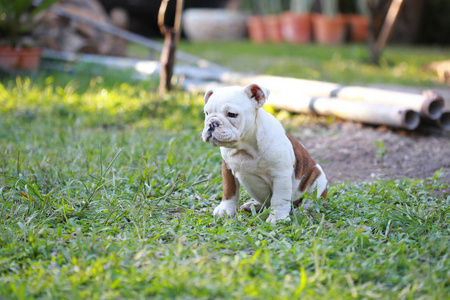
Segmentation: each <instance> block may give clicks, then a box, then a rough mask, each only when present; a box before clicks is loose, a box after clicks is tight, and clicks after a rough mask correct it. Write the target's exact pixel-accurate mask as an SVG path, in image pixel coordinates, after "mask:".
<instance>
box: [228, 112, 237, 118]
mask: <svg viewBox="0 0 450 300" xmlns="http://www.w3.org/2000/svg"><path fill="white" fill-rule="evenodd" d="M228 116H229V117H230V118H236V117H237V116H238V114H234V113H230V112H229V113H228Z"/></svg>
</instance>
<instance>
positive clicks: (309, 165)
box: [286, 132, 316, 179]
mask: <svg viewBox="0 0 450 300" xmlns="http://www.w3.org/2000/svg"><path fill="white" fill-rule="evenodd" d="M286 136H287V138H288V139H289V141H290V142H291V144H292V148H293V149H294V155H295V164H294V169H295V178H297V179H302V178H303V177H304V175H306V174H307V173H308V172H311V171H312V169H313V168H315V166H316V162H315V161H314V160H313V159H312V158H311V155H309V153H308V151H307V150H306V149H305V148H304V147H303V146H302V144H300V142H299V141H297V140H296V139H295V138H294V137H293V136H292V135H290V134H289V133H287V132H286Z"/></svg>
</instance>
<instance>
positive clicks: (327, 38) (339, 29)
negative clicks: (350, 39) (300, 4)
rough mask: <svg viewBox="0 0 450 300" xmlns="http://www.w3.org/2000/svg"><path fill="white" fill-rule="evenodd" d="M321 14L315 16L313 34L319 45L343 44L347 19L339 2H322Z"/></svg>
mask: <svg viewBox="0 0 450 300" xmlns="http://www.w3.org/2000/svg"><path fill="white" fill-rule="evenodd" d="M320 8H321V13H320V14H315V15H314V16H313V33H314V36H315V38H316V41H317V42H318V43H319V44H325V45H335V44H342V43H343V42H344V39H345V18H344V17H343V16H342V15H341V14H340V12H339V9H338V1H337V0H320Z"/></svg>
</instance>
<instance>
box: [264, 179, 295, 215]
mask: <svg viewBox="0 0 450 300" xmlns="http://www.w3.org/2000/svg"><path fill="white" fill-rule="evenodd" d="M291 202H292V179H291V177H290V176H282V177H276V178H275V179H274V181H273V194H272V198H271V200H270V204H271V208H272V212H271V213H270V215H269V217H268V218H267V222H269V223H276V222H277V221H279V220H285V219H287V218H288V217H289V213H290V212H291Z"/></svg>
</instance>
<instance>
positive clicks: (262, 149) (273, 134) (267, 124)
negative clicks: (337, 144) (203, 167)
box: [202, 84, 327, 223]
mask: <svg viewBox="0 0 450 300" xmlns="http://www.w3.org/2000/svg"><path fill="white" fill-rule="evenodd" d="M268 96H269V91H268V90H267V89H265V88H263V87H261V86H259V85H257V84H250V85H248V86H246V87H243V88H242V87H235V86H232V87H224V88H217V89H214V90H210V91H208V92H206V94H205V107H204V111H205V128H204V130H203V134H202V137H203V140H204V141H205V142H209V143H210V144H211V145H213V146H220V152H221V154H222V158H223V160H222V177H223V199H222V202H221V203H220V205H219V206H217V207H216V208H215V209H214V215H215V216H224V215H229V216H233V215H235V214H236V211H237V209H238V200H239V189H240V185H241V184H242V185H243V186H244V188H245V189H246V190H247V192H248V194H249V195H250V196H251V197H252V198H253V200H252V201H250V202H248V203H245V204H244V205H243V206H241V210H244V211H251V206H255V209H256V211H259V210H260V209H261V208H263V207H268V206H271V208H272V212H271V213H270V215H269V218H268V219H267V222H270V223H275V222H276V221H278V220H284V219H286V218H288V216H289V214H290V212H291V209H292V207H294V206H296V205H298V204H299V203H300V199H301V197H302V196H303V194H304V193H305V191H308V193H312V192H313V191H314V189H317V195H320V196H322V197H323V198H326V196H327V179H326V177H325V173H324V172H323V170H322V168H321V166H320V165H319V164H317V163H316V162H315V161H314V160H313V159H312V158H311V156H310V155H309V153H308V151H307V150H306V149H305V148H304V147H303V145H302V144H301V143H300V142H298V141H297V140H296V139H295V138H294V137H292V136H291V135H289V134H288V133H286V131H285V130H284V128H283V126H282V125H281V123H280V122H279V121H278V120H277V119H275V117H273V116H272V115H271V114H269V113H268V112H266V111H265V110H264V109H263V108H262V106H263V104H264V103H265V102H266V100H267V97H268ZM307 206H308V204H306V203H304V204H303V207H304V209H307V208H308V207H307Z"/></svg>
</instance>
